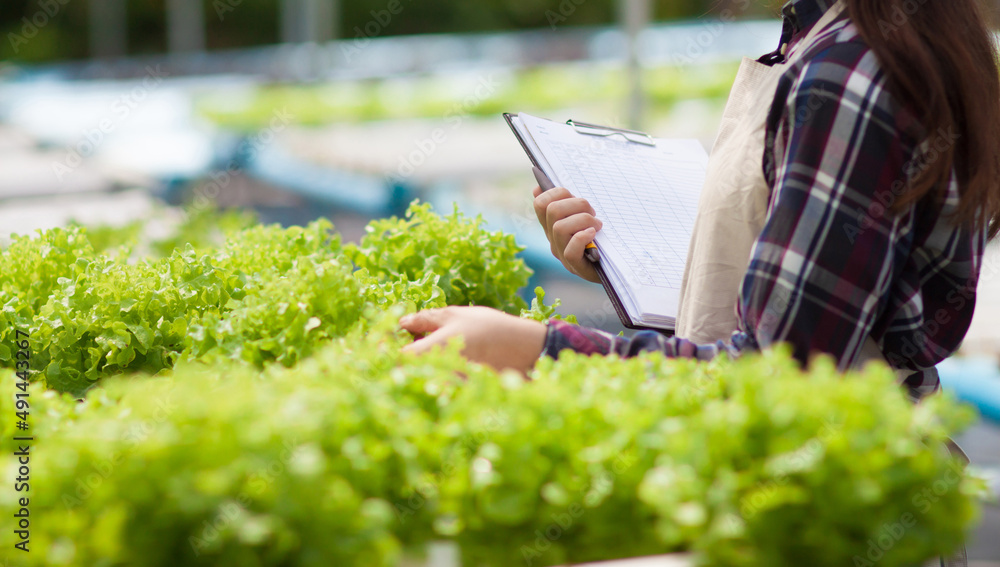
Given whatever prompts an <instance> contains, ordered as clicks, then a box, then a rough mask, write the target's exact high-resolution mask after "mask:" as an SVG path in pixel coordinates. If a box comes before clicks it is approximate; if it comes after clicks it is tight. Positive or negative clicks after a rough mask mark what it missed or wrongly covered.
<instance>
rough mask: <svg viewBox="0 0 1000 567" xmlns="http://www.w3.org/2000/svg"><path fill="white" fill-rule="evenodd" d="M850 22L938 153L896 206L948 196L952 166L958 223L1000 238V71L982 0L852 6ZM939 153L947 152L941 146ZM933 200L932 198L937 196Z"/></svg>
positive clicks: (873, 1) (871, 0) (872, 1)
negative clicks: (940, 140) (939, 140)
mask: <svg viewBox="0 0 1000 567" xmlns="http://www.w3.org/2000/svg"><path fill="white" fill-rule="evenodd" d="M846 4H847V8H848V12H849V15H850V18H851V21H852V22H853V23H854V25H855V26H856V27H857V28H858V31H859V33H860V34H861V37H862V38H863V39H864V40H865V42H866V43H867V44H868V45H869V46H870V47H871V48H872V50H873V51H874V52H875V57H876V58H877V59H878V61H879V63H880V65H881V66H882V69H884V70H885V72H886V74H887V78H888V88H889V92H891V93H892V94H893V95H894V96H895V97H896V98H897V99H898V100H899V101H900V102H901V103H902V104H904V105H905V106H907V107H908V108H909V109H911V110H912V111H913V112H915V115H916V116H917V118H918V119H919V120H921V121H922V124H923V126H924V127H925V129H926V132H927V139H928V140H929V141H933V139H934V137H935V136H938V135H939V134H938V133H941V132H951V133H952V134H951V135H949V136H947V138H948V139H949V140H953V142H952V143H946V144H944V146H945V147H943V148H935V150H936V151H937V152H938V153H939V155H938V157H937V158H936V159H933V160H930V159H929V160H926V161H925V162H924V163H922V164H921V168H920V171H919V172H918V174H917V175H916V176H915V179H912V180H910V181H911V184H910V186H909V188H908V189H907V190H906V191H905V192H904V193H903V194H902V195H901V196H899V199H898V200H897V201H896V202H895V203H894V207H893V208H894V209H896V210H901V209H903V208H904V207H906V206H907V205H910V204H913V203H915V202H916V201H918V200H919V199H921V198H922V197H924V196H925V195H927V194H928V193H932V192H934V191H943V188H944V187H946V184H947V182H948V179H949V176H950V173H951V170H952V166H954V169H955V173H956V176H957V178H958V183H959V188H960V192H961V199H960V202H959V206H958V210H957V211H956V214H955V216H956V218H955V220H956V221H957V222H960V223H970V224H972V225H973V226H975V227H978V228H981V227H983V226H984V225H986V226H988V227H989V237H990V238H991V239H992V238H994V237H995V236H997V234H998V232H1000V70H998V68H997V50H996V46H995V44H994V42H993V36H992V33H991V31H990V29H989V28H988V27H987V24H986V22H985V19H984V17H983V13H982V12H981V10H980V7H979V6H978V4H977V2H976V0H846ZM937 145H938V146H940V145H941V144H937ZM932 194H933V193H932Z"/></svg>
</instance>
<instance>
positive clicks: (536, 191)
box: [531, 186, 542, 198]
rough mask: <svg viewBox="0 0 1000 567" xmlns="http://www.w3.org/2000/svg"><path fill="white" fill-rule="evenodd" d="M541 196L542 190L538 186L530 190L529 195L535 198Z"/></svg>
mask: <svg viewBox="0 0 1000 567" xmlns="http://www.w3.org/2000/svg"><path fill="white" fill-rule="evenodd" d="M541 194H542V188H541V187H539V186H535V188H534V189H532V190H531V195H532V196H533V197H535V198H537V197H538V196H539V195H541Z"/></svg>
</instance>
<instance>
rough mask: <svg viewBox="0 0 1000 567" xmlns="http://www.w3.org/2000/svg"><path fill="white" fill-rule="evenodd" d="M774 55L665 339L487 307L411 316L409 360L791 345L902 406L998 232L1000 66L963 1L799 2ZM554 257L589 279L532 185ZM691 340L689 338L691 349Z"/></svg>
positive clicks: (707, 216)
mask: <svg viewBox="0 0 1000 567" xmlns="http://www.w3.org/2000/svg"><path fill="white" fill-rule="evenodd" d="M782 12H783V17H784V26H783V32H782V37H781V42H780V47H779V48H778V50H776V51H775V52H774V53H772V54H769V55H766V56H764V57H762V58H761V59H760V60H758V61H751V60H745V61H744V63H743V65H742V66H741V68H740V72H739V74H738V75H737V80H736V84H735V85H734V88H733V92H732V94H731V95H730V100H729V102H728V103H727V107H726V112H725V114H724V118H723V123H722V128H721V129H720V135H719V139H718V140H717V141H716V144H715V146H714V147H713V150H712V156H711V159H710V162H709V168H708V174H707V180H706V185H705V189H704V192H703V196H702V200H701V203H700V205H699V217H698V219H697V222H696V225H695V229H694V233H693V235H692V241H691V247H690V249H691V252H690V255H689V257H688V262H687V267H686V273H685V277H684V284H683V289H682V295H681V306H680V314H679V317H678V328H677V336H678V337H682V338H666V337H664V336H663V335H661V334H659V333H656V332H651V331H647V332H640V333H637V334H636V335H635V336H634V337H633V338H631V339H628V338H624V337H614V336H611V335H609V334H607V333H602V332H600V331H596V330H593V329H587V328H583V327H575V326H571V325H567V324H565V323H562V322H558V321H552V322H550V323H549V324H547V325H542V324H539V323H536V322H532V321H526V320H522V319H518V318H516V317H512V316H508V315H505V314H502V313H500V312H497V311H494V310H490V309H485V308H475V307H467V308H458V307H453V308H446V309H438V310H428V311H424V312H421V313H417V314H415V315H411V316H409V317H406V318H404V319H403V320H402V321H401V322H400V323H401V325H402V327H403V328H405V329H407V330H409V331H410V332H412V333H414V334H415V335H418V336H423V338H422V339H421V340H418V341H416V342H414V343H413V344H412V345H409V346H408V347H407V348H408V349H409V350H412V351H415V352H420V351H423V350H426V349H428V348H431V347H432V346H434V345H438V344H442V343H444V342H446V341H447V339H449V338H450V337H453V336H456V335H462V336H464V338H465V351H464V352H465V354H466V356H468V357H469V358H470V359H472V360H476V361H480V362H484V363H488V364H492V365H493V366H495V367H498V368H514V369H517V370H521V371H526V370H528V369H529V368H531V367H532V366H533V364H534V361H535V360H536V359H538V358H539V356H541V355H545V354H547V355H549V356H553V357H556V356H558V354H559V352H560V351H561V350H563V349H566V348H570V349H573V350H576V351H580V352H584V353H611V352H614V353H618V354H620V355H623V356H630V355H634V354H636V353H638V352H640V351H643V350H660V351H663V352H665V353H666V354H667V355H669V356H684V357H694V358H699V359H709V358H712V357H714V356H716V355H718V354H719V353H723V352H724V353H727V354H729V355H731V356H738V355H739V354H740V353H741V352H745V351H750V350H757V349H761V348H767V347H769V346H770V345H773V344H776V343H782V342H784V343H790V344H791V345H792V347H793V351H794V354H795V356H796V358H797V359H798V360H799V361H800V362H801V363H802V364H803V365H805V364H807V362H808V359H809V357H810V356H812V355H814V354H816V353H826V354H829V355H832V356H833V357H834V358H835V359H836V360H837V362H838V364H839V366H840V368H842V369H848V368H851V367H856V366H858V365H859V364H860V363H862V362H864V361H866V360H871V359H873V358H881V359H884V360H885V361H886V362H888V363H889V364H890V366H892V367H893V368H895V369H897V371H898V372H899V374H900V379H901V380H902V381H903V382H904V383H905V384H906V385H907V386H908V387H909V388H910V391H911V394H912V395H914V396H917V397H919V396H921V395H925V394H927V393H930V392H932V391H934V390H935V389H936V388H937V384H938V382H937V374H936V372H935V371H934V365H935V364H936V363H938V362H940V361H941V360H943V359H944V358H946V357H948V356H950V355H951V354H952V353H953V352H954V351H955V350H956V349H957V348H958V346H959V344H960V342H961V340H962V338H963V337H964V335H965V332H966V330H967V329H968V326H969V323H970V321H971V318H972V312H973V308H974V305H975V289H976V281H977V279H978V277H979V268H980V261H981V258H982V252H983V247H984V245H985V242H986V240H987V238H993V237H995V236H996V234H997V232H998V230H1000V138H998V133H1000V71H998V68H997V56H996V52H995V48H994V45H993V43H992V38H991V36H990V33H989V30H988V29H987V27H986V26H985V24H984V22H983V19H982V15H981V13H980V11H979V9H978V8H977V6H976V4H975V0H841V1H840V2H836V3H834V2H833V1H832V0H792V1H791V2H789V3H788V4H787V5H786V6H785V7H784V9H783V10H782ZM535 211H536V213H537V214H538V218H539V221H540V222H541V223H542V225H543V226H544V227H545V232H546V235H547V236H548V238H549V241H550V243H551V244H552V251H553V254H555V256H556V257H557V258H559V259H560V260H561V261H562V262H563V264H564V265H565V266H566V267H567V268H568V269H569V270H570V271H572V272H574V273H575V274H577V275H579V276H581V277H583V278H585V279H588V280H590V281H597V276H596V273H595V271H594V269H593V267H592V266H591V265H589V264H588V263H587V262H586V261H585V260H584V258H583V249H584V246H585V245H586V243H588V242H590V241H591V240H592V239H593V238H594V235H595V234H596V231H597V230H599V229H600V227H601V223H600V220H599V219H597V218H595V216H594V210H593V208H592V207H591V206H590V205H589V204H588V203H587V202H586V201H585V200H583V199H578V198H574V197H573V196H572V195H571V194H570V193H569V191H567V190H566V189H564V188H556V189H552V190H550V191H546V192H544V193H542V192H541V191H540V190H539V189H537V188H536V189H535ZM689 339H690V340H689Z"/></svg>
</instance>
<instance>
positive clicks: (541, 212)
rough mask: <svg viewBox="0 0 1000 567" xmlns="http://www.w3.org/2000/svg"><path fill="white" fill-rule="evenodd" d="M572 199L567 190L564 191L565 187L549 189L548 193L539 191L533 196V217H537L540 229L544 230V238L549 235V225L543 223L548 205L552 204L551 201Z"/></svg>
mask: <svg viewBox="0 0 1000 567" xmlns="http://www.w3.org/2000/svg"><path fill="white" fill-rule="evenodd" d="M572 197H573V195H572V194H571V193H570V192H569V189H566V188H565V187H555V188H553V189H549V190H548V191H541V190H539V192H538V194H537V195H535V201H534V207H535V216H536V217H538V223H539V224H541V225H542V228H544V229H545V236H548V235H549V227H550V225H549V224H547V223H546V222H545V218H546V212H545V211H546V209H547V208H548V206H549V204H550V203H552V202H553V201H558V200H560V199H569V198H572Z"/></svg>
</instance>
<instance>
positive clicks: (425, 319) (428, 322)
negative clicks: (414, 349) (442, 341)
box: [399, 308, 448, 335]
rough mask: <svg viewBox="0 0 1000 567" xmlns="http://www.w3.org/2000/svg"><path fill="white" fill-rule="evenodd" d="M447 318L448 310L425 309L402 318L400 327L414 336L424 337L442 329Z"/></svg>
mask: <svg viewBox="0 0 1000 567" xmlns="http://www.w3.org/2000/svg"><path fill="white" fill-rule="evenodd" d="M447 317H448V310H447V308H444V309H425V310H423V311H419V312H417V313H413V314H411V315H406V316H404V317H402V318H400V319H399V326H400V327H402V328H403V329H404V330H406V331H409V332H410V333H413V334H414V335H424V334H427V333H433V332H434V331H436V330H438V329H440V328H441V326H442V325H444V322H445V319H447Z"/></svg>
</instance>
